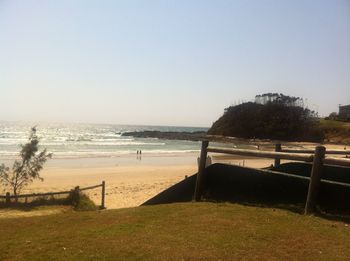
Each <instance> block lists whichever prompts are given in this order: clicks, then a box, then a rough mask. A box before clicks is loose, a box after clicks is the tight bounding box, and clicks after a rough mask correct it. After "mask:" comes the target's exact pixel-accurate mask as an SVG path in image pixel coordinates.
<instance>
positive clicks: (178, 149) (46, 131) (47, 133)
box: [0, 122, 207, 159]
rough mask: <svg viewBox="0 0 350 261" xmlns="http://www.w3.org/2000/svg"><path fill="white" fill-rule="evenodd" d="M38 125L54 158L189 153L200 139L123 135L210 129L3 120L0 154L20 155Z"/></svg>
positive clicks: (9, 156)
mask: <svg viewBox="0 0 350 261" xmlns="http://www.w3.org/2000/svg"><path fill="white" fill-rule="evenodd" d="M33 126H36V128H37V135H38V137H39V139H40V143H39V144H40V147H41V148H46V149H47V150H48V151H49V152H52V153H53V157H54V158H84V157H117V156H120V155H125V154H136V151H137V150H141V151H142V154H150V153H156V154H164V155H165V154H170V153H189V152H198V151H199V150H200V142H194V141H181V140H163V139H157V138H134V137H127V136H122V134H123V133H124V132H134V131H175V132H183V131H186V132H195V131H207V128H198V127H169V126H136V125H114V124H63V123H50V124H49V123H39V124H34V123H19V122H16V123H15V122H0V158H9V159H10V158H14V157H16V156H18V152H19V150H20V144H25V143H26V142H27V141H28V136H29V133H30V129H31V127H33Z"/></svg>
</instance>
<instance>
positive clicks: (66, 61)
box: [0, 0, 350, 126]
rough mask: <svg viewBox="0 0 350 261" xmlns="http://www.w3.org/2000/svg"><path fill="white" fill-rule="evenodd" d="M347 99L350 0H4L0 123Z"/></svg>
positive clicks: (144, 116)
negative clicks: (273, 100)
mask: <svg viewBox="0 0 350 261" xmlns="http://www.w3.org/2000/svg"><path fill="white" fill-rule="evenodd" d="M265 92H282V93H284V94H289V95H293V96H301V97H303V98H306V99H307V100H308V104H309V107H310V108H311V109H316V110H318V111H319V113H320V114H321V115H326V114H328V113H330V112H332V111H337V109H338V104H350V0H328V1H326V0H317V1H315V0H309V1H308V0H290V1H287V0H274V1H273V0H256V1H253V0H241V1H239V0H235V1H233V0H228V1H224V0H222V1H220V0H212V1H204V0H197V1H194V0H192V1H191V0H173V1H171V0H162V1H153V0H143V1H133V0H125V1H97V0H96V1H87V0H81V1H77V0H75V1H72V0H67V1H64V0H60V1H56V0H52V1H31V0H26V1H16V0H8V1H4V0H0V120H15V121H17V120H24V121H53V122H91V123H120V124H152V125H182V126H183V125H187V126H210V125H211V124H212V122H213V121H215V120H216V119H217V118H218V117H219V116H220V115H221V114H222V113H223V110H224V108H225V107H227V106H229V105H231V104H235V103H236V102H239V101H241V100H249V99H252V98H254V96H255V95H256V94H261V93H265Z"/></svg>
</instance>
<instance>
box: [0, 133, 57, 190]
mask: <svg viewBox="0 0 350 261" xmlns="http://www.w3.org/2000/svg"><path fill="white" fill-rule="evenodd" d="M38 146H39V139H38V136H37V135H36V128H35V127H33V128H32V129H31V132H30V135H29V139H28V142H27V143H26V144H24V145H21V151H20V160H15V162H14V163H13V166H12V170H10V168H9V167H6V166H5V165H4V164H1V165H0V184H1V185H3V186H8V187H11V189H12V191H13V194H14V195H15V196H17V195H18V194H19V193H20V192H21V190H22V189H23V188H24V187H25V186H27V185H28V184H30V183H32V182H33V181H34V180H35V179H38V180H41V181H43V178H41V177H40V175H39V173H40V171H41V170H42V168H43V165H44V163H45V162H46V161H47V159H49V158H51V157H52V154H51V153H48V152H47V151H46V149H44V150H42V151H39V147H38Z"/></svg>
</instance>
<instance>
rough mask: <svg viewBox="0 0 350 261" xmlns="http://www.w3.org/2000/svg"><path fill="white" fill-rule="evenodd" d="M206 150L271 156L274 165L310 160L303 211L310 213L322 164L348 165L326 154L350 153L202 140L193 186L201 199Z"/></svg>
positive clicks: (319, 148) (344, 160)
mask: <svg viewBox="0 0 350 261" xmlns="http://www.w3.org/2000/svg"><path fill="white" fill-rule="evenodd" d="M208 152H214V153H224V154H232V155H241V156H251V157H259V158H271V159H274V160H275V166H278V165H279V164H280V160H281V159H284V160H293V161H303V162H312V170H311V175H310V178H309V180H310V182H309V189H308V194H307V199H306V205H305V213H306V214H308V213H312V212H314V210H315V206H316V199H317V195H318V190H319V186H320V183H321V174H322V168H323V164H328V165H336V166H345V167H350V159H347V158H339V157H338V158H337V157H328V156H326V155H327V154H338V155H350V152H349V151H334V150H329V151H327V150H326V148H325V147H324V146H317V147H316V148H315V150H282V146H281V144H276V147H275V151H261V150H247V149H234V148H222V147H209V141H208V140H204V141H202V147H201V154H200V162H199V165H198V174H197V180H196V186H195V193H194V199H195V200H196V201H199V200H200V199H201V196H202V195H201V188H202V179H203V174H204V171H205V165H206V158H207V154H208Z"/></svg>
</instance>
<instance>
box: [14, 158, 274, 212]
mask: <svg viewBox="0 0 350 261" xmlns="http://www.w3.org/2000/svg"><path fill="white" fill-rule="evenodd" d="M197 157H198V154H197V153H188V154H187V153H186V154H185V155H183V154H172V155H166V156H164V155H147V156H142V159H141V160H140V159H137V158H136V156H135V157H134V156H131V155H125V156H121V157H117V158H81V159H52V160H51V161H49V162H48V164H47V166H46V167H45V168H44V170H43V171H42V177H43V178H44V181H43V182H40V181H35V182H34V183H33V184H31V185H30V186H28V187H27V188H26V189H25V190H24V191H22V193H40V192H53V191H65V190H70V189H72V188H74V187H75V186H80V187H86V186H91V185H96V184H100V183H101V182H102V181H105V182H106V198H105V205H106V207H107V208H108V209H112V208H125V207H134V206H139V205H140V204H142V203H143V202H145V201H146V200H148V199H150V198H152V197H153V196H155V195H157V194H158V193H159V192H161V191H163V190H165V189H166V188H168V187H170V186H172V185H174V184H176V183H177V182H179V181H181V180H183V179H185V176H190V175H193V174H195V173H196V172H197ZM213 162H226V163H230V164H236V165H243V164H244V165H245V166H251V167H266V166H269V165H270V164H271V163H272V160H265V159H244V158H239V157H229V158H225V157H215V156H214V157H213ZM243 162H244V163H243ZM7 163H10V162H7ZM100 191H101V188H97V189H94V190H90V191H89V192H88V195H89V196H90V197H91V198H92V199H93V200H94V202H95V203H96V204H100V202H101V192H100Z"/></svg>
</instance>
